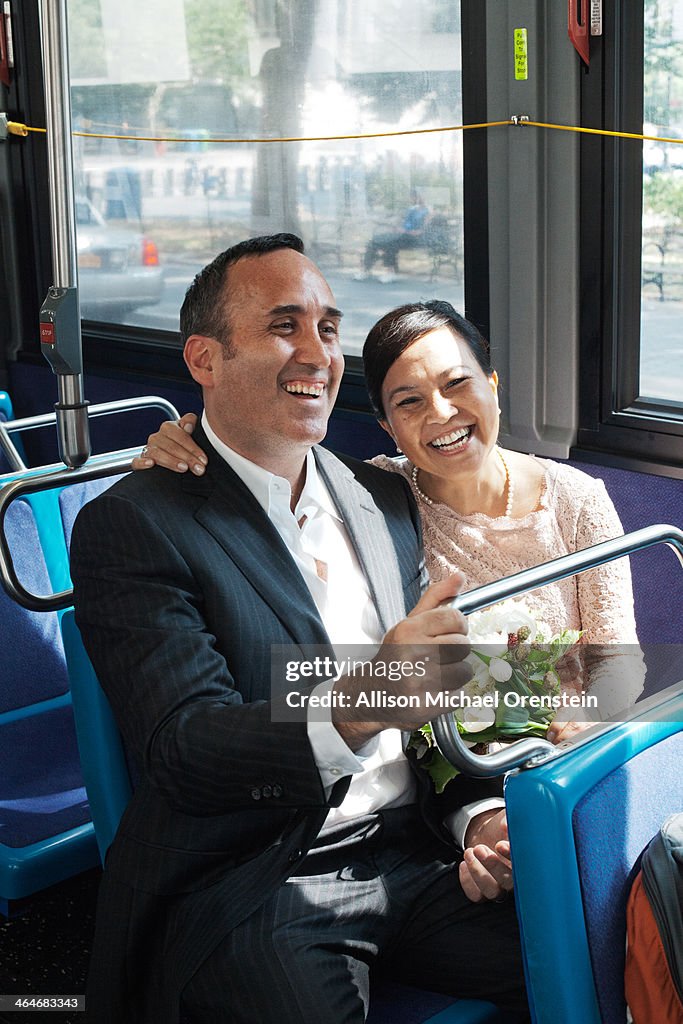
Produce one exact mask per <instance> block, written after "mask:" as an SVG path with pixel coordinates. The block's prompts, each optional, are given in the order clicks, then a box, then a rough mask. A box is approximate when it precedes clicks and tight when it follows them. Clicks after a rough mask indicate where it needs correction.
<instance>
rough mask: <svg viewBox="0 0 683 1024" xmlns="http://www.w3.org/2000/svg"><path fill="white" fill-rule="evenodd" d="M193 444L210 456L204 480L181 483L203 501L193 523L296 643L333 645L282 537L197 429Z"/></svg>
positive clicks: (190, 480) (188, 480)
mask: <svg viewBox="0 0 683 1024" xmlns="http://www.w3.org/2000/svg"><path fill="white" fill-rule="evenodd" d="M193 437H194V440H195V441H196V442H197V444H199V445H200V447H201V448H203V449H204V450H205V451H207V452H208V454H209V466H208V468H207V470H206V473H205V475H204V476H203V477H193V476H190V474H188V475H187V476H186V477H184V478H183V483H184V486H185V489H186V490H187V491H190V492H193V493H195V494H197V495H202V496H204V498H205V501H204V502H203V504H201V505H200V506H199V508H198V509H197V511H196V512H195V519H196V520H197V522H198V523H200V524H201V526H202V527H203V528H204V529H205V530H208V532H209V533H210V534H211V535H212V536H213V537H214V538H215V539H216V540H217V541H218V543H219V544H220V545H221V547H222V548H223V550H224V551H225V552H226V554H227V555H228V557H229V558H230V559H231V560H232V561H233V562H234V563H235V565H237V567H238V568H239V569H240V571H241V572H242V574H243V575H244V576H245V577H246V579H248V580H249V583H250V584H251V586H252V587H253V588H254V590H256V591H257V592H258V593H259V594H260V596H261V598H262V599H263V600H264V601H265V602H266V604H267V605H269V607H270V608H271V609H272V610H273V612H274V613H275V614H276V615H277V617H278V618H279V619H280V621H281V622H282V623H283V624H284V625H285V627H286V628H287V630H288V631H289V632H290V633H291V635H292V638H293V639H294V640H295V641H297V642H298V641H301V642H305V643H309V644H325V645H326V646H328V645H329V643H330V641H329V637H328V636H327V633H326V631H325V627H324V626H323V624H322V621H321V619H320V616H319V614H318V610H317V608H316V607H315V603H314V601H313V598H312V597H311V594H310V591H309V589H308V587H307V586H306V584H305V582H304V579H303V577H302V575H301V573H300V572H299V569H298V568H297V565H296V563H295V562H294V560H293V558H292V557H291V555H290V554H289V551H288V550H287V548H286V546H285V544H284V542H283V541H282V538H281V537H280V534H279V533H278V532H277V530H276V529H275V527H274V526H273V524H272V523H271V521H270V520H269V518H268V516H267V515H266V513H265V512H264V511H263V509H262V508H261V506H260V505H259V503H258V502H257V500H256V498H255V497H254V496H253V494H252V493H251V491H250V490H249V488H248V487H246V485H245V484H244V483H243V482H242V481H241V480H240V478H239V477H238V476H237V474H236V473H234V472H233V470H232V469H231V468H230V466H228V464H227V463H226V462H225V461H224V460H223V459H221V458H220V457H218V456H217V455H216V453H215V452H214V451H213V450H212V449H211V446H210V445H209V442H208V441H207V439H206V435H205V434H204V432H203V431H202V430H201V429H200V428H197V430H196V431H195V433H194V435H193Z"/></svg>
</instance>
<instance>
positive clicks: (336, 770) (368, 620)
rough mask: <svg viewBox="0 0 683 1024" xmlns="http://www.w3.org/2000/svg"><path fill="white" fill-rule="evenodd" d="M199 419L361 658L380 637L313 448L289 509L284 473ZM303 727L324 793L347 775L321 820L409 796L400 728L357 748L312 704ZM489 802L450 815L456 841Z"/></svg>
mask: <svg viewBox="0 0 683 1024" xmlns="http://www.w3.org/2000/svg"><path fill="white" fill-rule="evenodd" d="M202 426H203V428H204V432H205V433H206V436H207V438H208V440H209V442H210V444H211V445H212V447H213V448H214V449H215V450H216V452H217V453H218V454H219V455H220V456H221V458H223V459H225V461H226V462H227V463H228V465H229V466H230V468H231V469H232V470H233V471H234V472H235V473H236V474H237V475H238V476H239V478H240V479H241V480H242V482H243V483H244V484H245V485H246V486H247V487H248V488H249V490H250V491H251V493H252V494H253V495H254V497H255V498H256V500H257V501H258V503H259V505H260V506H261V508H262V509H263V510H264V512H265V513H266V515H267V516H268V518H269V519H270V521H271V522H272V524H273V526H274V527H275V529H276V530H277V531H278V533H279V534H280V536H281V537H282V540H283V541H284V543H285V545H286V547H287V549H288V551H289V553H290V555H291V556H292V558H293V559H294V561H295V562H296V565H297V567H298V569H299V571H300V572H301V575H302V576H303V578H304V582H305V583H306V585H307V587H308V589H309V591H310V593H311V597H312V598H313V601H314V602H315V605H316V608H317V609H318V612H319V614H320V618H321V619H322V622H323V625H324V626H325V630H326V632H327V634H328V636H329V638H330V640H331V642H332V645H333V646H339V645H343V647H344V650H343V652H342V653H341V657H348V656H349V649H348V648H349V645H358V644H360V645H365V646H364V647H363V651H362V653H361V657H363V658H367V657H368V656H369V652H368V647H367V645H372V646H373V647H374V648H375V649H376V648H378V647H379V644H380V643H381V640H382V636H383V632H382V627H381V626H380V623H379V619H378V616H377V609H376V608H375V605H374V602H373V600H372V597H371V595H370V590H369V588H368V584H367V580H366V578H365V576H364V574H363V571H362V569H361V566H360V564H359V562H358V558H357V556H356V553H355V551H354V549H353V545H352V544H351V541H350V539H349V535H348V533H347V531H346V528H345V527H344V524H343V522H342V519H341V516H340V515H339V512H338V510H337V508H336V506H335V504H334V502H333V500H332V498H331V496H330V493H329V491H328V489H327V487H326V486H325V484H324V482H323V480H322V479H321V477H320V476H319V475H318V471H317V468H316V464H315V458H314V457H313V452H312V451H309V452H308V455H307V457H306V480H305V483H304V487H303V490H302V492H301V496H300V497H299V500H298V502H297V504H296V507H295V509H294V512H292V510H291V500H292V490H291V487H290V484H289V481H288V480H286V479H285V478H284V477H280V476H276V475H275V474H274V473H271V472H269V471H268V470H266V469H264V468H263V467H262V466H258V465H257V464H256V463H254V462H251V461H250V460H249V459H245V458H244V456H242V455H240V454H239V453H238V452H236V451H233V449H232V448H229V447H228V445H226V444H225V443H224V442H223V441H221V439H220V438H219V437H218V436H217V435H216V433H215V431H214V430H212V428H211V426H210V424H209V422H208V419H207V416H206V413H204V414H203V416H202ZM319 563H324V566H325V571H324V573H323V575H326V576H327V579H322V578H321V576H320V575H319V572H318V569H319ZM392 625H393V623H392ZM333 685H334V681H333V680H328V681H326V682H323V683H321V684H320V686H318V687H316V688H315V691H314V692H315V693H316V694H320V693H323V692H325V691H327V690H330V689H331V688H332V687H333ZM307 730H308V739H309V742H310V744H311V749H312V751H313V756H314V758H315V762H316V764H317V766H318V770H319V772H320V778H321V781H322V784H323V787H324V789H325V792H326V793H327V794H328V795H329V792H330V790H331V789H332V786H333V785H334V784H335V782H338V781H339V779H340V778H342V777H344V776H347V775H351V776H352V779H351V783H350V785H349V788H348V790H347V793H346V796H345V797H344V800H343V801H342V803H341V804H340V806H339V807H333V808H332V809H331V810H330V812H329V814H328V816H327V818H326V820H325V826H326V827H327V826H328V825H330V824H332V823H333V822H336V821H340V820H342V819H348V818H354V817H358V816H359V815H361V814H368V813H371V812H373V811H377V810H379V809H380V808H389V807H400V806H402V805H404V804H408V803H413V802H414V801H415V798H416V791H417V785H416V781H415V778H414V776H413V773H412V770H411V768H410V765H409V764H408V760H407V758H406V756H405V753H404V752H403V745H402V741H401V733H400V731H399V730H398V729H385V730H384V731H383V732H381V733H379V735H378V736H375V737H374V738H373V739H372V740H370V741H369V742H368V743H366V744H365V746H363V747H362V748H360V749H359V750H357V751H356V752H355V753H354V752H353V751H352V750H351V749H350V748H349V747H348V746H347V744H346V743H345V742H344V740H343V739H342V738H341V736H340V734H339V733H338V731H337V729H336V728H335V727H334V725H333V724H332V721H331V710H330V711H329V714H328V716H327V717H326V718H325V719H324V720H321V716H320V709H316V712H315V716H311V715H310V714H309V717H308V720H307ZM492 804H495V805H498V806H501V805H503V801H502V800H500V801H493V802H491V801H486V802H485V803H484V804H480V803H478V804H470V805H468V806H467V807H464V808H461V809H460V810H459V811H457V812H455V815H451V816H450V819H451V820H450V821H449V822H448V824H449V827H450V828H451V831H452V832H453V835H454V837H455V839H456V841H458V842H459V843H460V845H461V846H462V845H463V841H464V835H465V831H466V828H467V825H468V824H469V822H470V820H471V819H472V817H473V816H474V815H475V814H477V813H479V812H480V811H482V810H485V809H486V808H487V806H491V805H492Z"/></svg>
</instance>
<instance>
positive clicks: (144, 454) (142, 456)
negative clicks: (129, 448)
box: [140, 445, 149, 459]
mask: <svg viewBox="0 0 683 1024" xmlns="http://www.w3.org/2000/svg"><path fill="white" fill-rule="evenodd" d="M148 450H149V446H148V445H144V446H143V448H142V451H141V452H140V458H141V459H146V458H147V452H148Z"/></svg>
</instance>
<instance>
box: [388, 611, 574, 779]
mask: <svg viewBox="0 0 683 1024" xmlns="http://www.w3.org/2000/svg"><path fill="white" fill-rule="evenodd" d="M550 633H551V631H550V629H549V628H548V626H547V625H545V623H542V622H538V621H537V620H536V619H535V618H534V616H533V615H532V614H531V613H530V611H529V610H528V609H527V608H526V607H525V606H524V605H523V604H521V603H519V602H517V601H503V602H501V603H500V604H497V605H494V606H493V607H492V608H487V609H485V610H484V611H481V612H475V613H474V614H473V615H471V616H470V618H469V639H470V643H471V644H472V651H471V653H470V655H469V657H468V659H467V660H468V662H469V663H470V665H471V666H472V669H473V673H474V674H473V676H472V679H471V680H470V681H469V682H468V683H467V684H466V685H465V686H464V687H463V689H462V692H461V695H460V696H459V703H460V707H458V708H457V710H455V711H452V712H449V713H450V714H452V715H453V717H454V718H455V720H456V722H457V726H458V732H459V733H460V734H461V735H462V737H463V739H465V741H468V740H469V741H471V744H472V745H474V744H479V743H490V742H492V741H494V740H502V741H510V740H515V739H519V737H520V736H544V735H545V734H546V732H547V730H548V726H549V725H550V723H551V722H552V720H553V719H554V717H555V715H556V714H557V711H558V708H559V707H560V706H561V698H560V678H559V675H558V673H557V663H558V661H559V660H560V659H561V658H563V657H564V656H565V655H566V653H567V652H568V651H569V650H570V648H571V647H573V646H574V644H575V643H576V642H577V641H578V639H579V637H580V636H581V633H580V631H579V630H577V629H565V630H563V631H562V632H561V633H558V634H556V635H554V636H553V635H550ZM408 746H409V747H413V748H414V749H415V751H416V754H417V757H418V758H419V760H420V763H421V765H422V766H423V767H424V768H425V769H426V770H427V771H428V772H429V773H430V775H431V776H432V778H433V780H434V784H435V786H436V790H437V792H438V793H441V792H442V791H443V788H444V786H445V785H446V783H447V782H449V781H450V779H452V778H453V777H454V776H455V775H457V774H458V772H457V769H456V768H454V767H453V766H452V765H451V764H450V763H449V762H448V761H446V759H445V758H444V757H443V756H442V755H441V753H440V752H439V749H438V747H437V746H436V744H435V742H434V737H433V736H432V730H431V726H430V725H429V723H427V724H426V725H423V726H422V728H421V729H417V730H416V731H415V732H413V734H412V736H411V738H410V742H409V744H408Z"/></svg>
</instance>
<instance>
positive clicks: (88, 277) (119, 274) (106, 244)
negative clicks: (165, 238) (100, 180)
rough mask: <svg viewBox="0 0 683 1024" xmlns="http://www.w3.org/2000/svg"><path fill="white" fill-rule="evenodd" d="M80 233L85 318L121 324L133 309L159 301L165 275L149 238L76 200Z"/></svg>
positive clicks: (77, 228) (155, 248) (84, 200)
mask: <svg viewBox="0 0 683 1024" xmlns="http://www.w3.org/2000/svg"><path fill="white" fill-rule="evenodd" d="M76 234H77V252H78V284H79V296H80V303H81V314H82V316H85V317H87V316H97V317H98V318H99V319H104V318H106V317H108V316H110V317H111V318H112V319H115V320H117V319H119V318H120V317H121V315H122V314H124V313H127V312H130V310H132V309H137V308H138V307H139V306H153V305H156V303H158V302H159V300H160V299H161V293H162V291H163V287H164V280H163V271H162V269H161V266H160V264H159V252H158V250H157V247H156V245H155V244H154V242H153V241H152V240H151V239H149V238H146V237H145V236H144V235H143V234H142V233H141V232H139V231H135V230H134V229H132V228H130V227H127V226H125V225H123V224H121V225H119V224H113V223H111V222H108V221H105V219H104V217H102V215H101V214H100V213H99V212H98V211H97V210H96V209H95V207H94V206H93V204H92V203H91V202H90V200H88V199H86V198H84V197H82V198H77V199H76Z"/></svg>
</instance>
